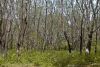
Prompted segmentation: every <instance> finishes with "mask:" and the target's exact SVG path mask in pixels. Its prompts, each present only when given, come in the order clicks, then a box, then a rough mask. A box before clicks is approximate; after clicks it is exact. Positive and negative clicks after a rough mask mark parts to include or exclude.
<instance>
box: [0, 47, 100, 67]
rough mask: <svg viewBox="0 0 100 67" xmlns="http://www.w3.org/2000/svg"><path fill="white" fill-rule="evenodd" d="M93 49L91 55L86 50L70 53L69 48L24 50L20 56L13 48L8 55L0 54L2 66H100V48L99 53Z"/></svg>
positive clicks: (0, 64)
mask: <svg viewBox="0 0 100 67" xmlns="http://www.w3.org/2000/svg"><path fill="white" fill-rule="evenodd" d="M93 50H94V49H92V52H91V54H90V55H86V54H85V52H84V51H83V53H82V55H80V53H79V51H72V53H71V54H69V52H68V51H67V50H60V51H56V50H46V51H44V52H41V51H35V50H32V51H26V50H22V51H21V52H20V56H19V57H18V56H17V54H16V50H14V49H13V50H9V51H8V54H7V56H6V57H3V56H2V54H1V55H0V67H100V49H99V47H98V52H97V54H95V53H94V51H93Z"/></svg>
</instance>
